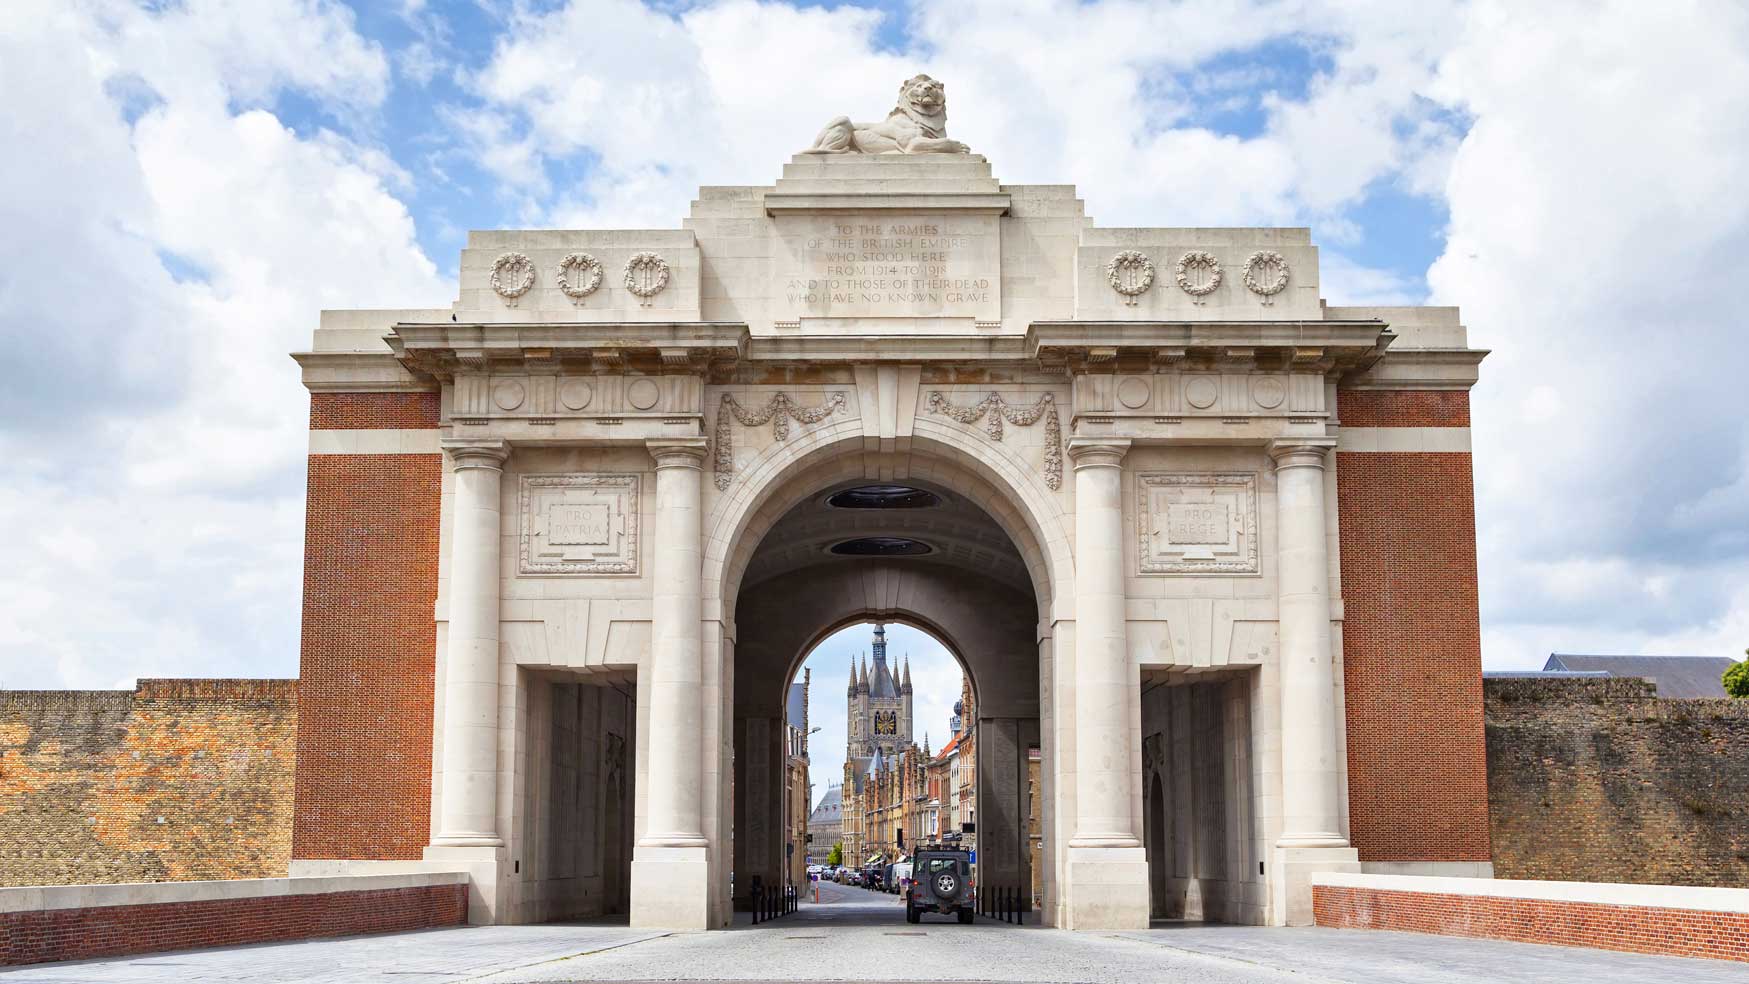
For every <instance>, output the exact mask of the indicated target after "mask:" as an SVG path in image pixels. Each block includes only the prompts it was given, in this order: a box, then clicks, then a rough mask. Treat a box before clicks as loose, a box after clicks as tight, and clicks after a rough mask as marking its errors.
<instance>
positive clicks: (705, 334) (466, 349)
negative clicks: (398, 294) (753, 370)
mask: <svg viewBox="0 0 1749 984" xmlns="http://www.w3.org/2000/svg"><path fill="white" fill-rule="evenodd" d="M747 340H748V331H747V326H746V325H745V324H742V323H739V322H698V321H693V322H597V323H589V324H579V323H575V322H564V323H537V324H528V323H519V322H512V323H488V322H473V323H469V322H460V323H456V322H438V323H435V324H429V323H409V322H403V323H400V324H397V325H395V327H394V328H393V329H392V330H391V332H390V334H389V335H388V339H387V341H388V344H389V348H390V349H392V350H393V351H394V358H395V359H396V360H398V361H399V362H400V364H401V365H402V366H404V367H406V370H407V371H408V372H410V373H412V374H414V375H415V376H426V377H430V378H434V379H439V380H444V379H449V378H451V377H453V376H454V375H455V373H456V372H458V371H461V372H466V371H474V370H481V369H487V368H500V367H502V368H512V369H514V368H523V367H529V366H537V367H544V368H549V369H550V368H557V367H564V368H567V369H571V370H580V369H583V368H586V367H588V366H590V365H592V364H593V365H600V366H605V367H608V368H611V369H614V370H620V369H626V368H634V369H639V370H643V371H648V372H657V373H663V372H669V373H672V372H682V373H685V372H694V373H696V372H705V371H708V370H709V369H710V368H712V367H713V366H725V365H732V364H733V363H735V362H737V361H739V360H740V358H741V357H742V355H743V354H744V353H745V351H746V348H747Z"/></svg>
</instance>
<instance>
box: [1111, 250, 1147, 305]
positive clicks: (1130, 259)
mask: <svg viewBox="0 0 1749 984" xmlns="http://www.w3.org/2000/svg"><path fill="white" fill-rule="evenodd" d="M1105 282H1106V283H1108V284H1110V285H1111V289H1112V290H1115V291H1117V292H1118V293H1119V294H1122V295H1123V298H1124V303H1125V304H1129V305H1132V306H1133V305H1134V304H1135V303H1136V298H1137V297H1139V296H1140V295H1142V294H1145V293H1147V291H1148V288H1149V287H1152V286H1154V261H1153V260H1150V259H1148V254H1146V253H1144V252H1142V251H1140V250H1134V249H1126V250H1124V251H1123V252H1121V253H1119V254H1117V255H1116V256H1113V257H1112V258H1111V262H1109V263H1107V264H1106V265H1105Z"/></svg>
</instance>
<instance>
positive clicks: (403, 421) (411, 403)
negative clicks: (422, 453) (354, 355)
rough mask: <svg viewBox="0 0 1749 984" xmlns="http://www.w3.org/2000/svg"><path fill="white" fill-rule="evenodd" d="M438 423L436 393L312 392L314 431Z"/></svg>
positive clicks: (429, 426) (421, 426) (417, 426)
mask: <svg viewBox="0 0 1749 984" xmlns="http://www.w3.org/2000/svg"><path fill="white" fill-rule="evenodd" d="M437 426H438V396H437V394H436V393H311V394H310V429H311V430H420V429H435V428H436V427H437Z"/></svg>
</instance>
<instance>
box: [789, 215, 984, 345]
mask: <svg viewBox="0 0 1749 984" xmlns="http://www.w3.org/2000/svg"><path fill="white" fill-rule="evenodd" d="M997 223H998V220H997V218H996V216H994V215H943V214H927V213H917V214H905V213H901V214H895V215H881V214H877V213H867V214H857V215H785V216H782V217H780V218H779V219H778V220H777V222H776V230H777V241H776V250H777V256H776V259H777V268H778V271H779V275H780V277H781V280H780V282H779V283H778V284H777V285H776V287H777V297H776V301H777V304H776V307H777V320H778V321H794V320H797V319H800V318H967V319H971V320H974V321H999V320H1001V318H1002V304H1001V301H1000V299H999V297H998V294H999V293H1000V291H999V288H1000V285H1001V280H1002V267H1001V243H1000V233H999V229H998V224H997Z"/></svg>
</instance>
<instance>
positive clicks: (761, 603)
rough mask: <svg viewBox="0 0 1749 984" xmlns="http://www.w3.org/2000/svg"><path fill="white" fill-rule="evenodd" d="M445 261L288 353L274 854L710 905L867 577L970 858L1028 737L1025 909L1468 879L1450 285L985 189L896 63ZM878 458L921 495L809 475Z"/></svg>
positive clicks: (1049, 196)
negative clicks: (432, 275)
mask: <svg viewBox="0 0 1749 984" xmlns="http://www.w3.org/2000/svg"><path fill="white" fill-rule="evenodd" d="M459 271H460V294H459V297H458V299H457V300H456V301H455V303H454V304H452V305H451V306H450V307H448V308H444V309H440V310H395V311H341V312H325V313H324V314H323V316H322V322H321V326H320V327H319V328H318V329H317V331H316V333H315V337H314V344H313V345H312V347H311V349H310V351H307V352H301V353H297V354H296V356H295V358H296V359H297V361H298V362H299V364H300V366H301V367H302V370H303V376H304V381H305V384H306V386H307V387H308V388H309V390H310V392H311V415H310V425H311V431H310V457H309V498H308V522H307V543H306V558H305V593H304V632H303V642H302V681H301V683H300V724H299V727H300V732H299V761H298V782H297V809H296V820H295V827H294V844H293V856H294V858H295V860H294V863H293V869H294V873H298V872H304V873H314V872H322V871H343V870H395V869H420V868H443V869H458V870H465V871H467V872H469V873H470V875H471V876H472V877H471V881H472V885H473V896H472V906H471V909H470V913H471V918H473V919H475V920H476V921H484V922H529V921H540V920H547V919H556V918H566V917H575V916H585V915H599V914H608V913H615V912H620V913H626V914H627V916H628V917H629V919H630V920H631V921H632V922H633V923H634V924H635V925H641V926H661V927H674V928H691V929H701V928H714V927H720V926H724V925H726V924H727V923H728V921H729V920H730V919H731V918H732V909H733V906H732V900H731V898H730V885H731V876H733V878H734V883H735V884H737V885H739V886H742V887H744V886H745V885H747V884H748V881H749V880H750V878H751V877H753V876H755V875H760V874H762V873H764V872H767V871H775V866H776V865H777V864H778V863H779V858H778V856H777V852H780V851H781V845H780V844H779V843H778V840H777V838H778V837H779V836H780V834H779V833H778V832H779V831H780V830H781V826H782V824H781V814H780V813H779V812H777V811H779V810H781V804H780V797H779V796H778V795H777V788H778V786H779V783H778V782H776V781H774V776H776V775H778V774H780V769H781V761H780V759H778V758H777V757H776V756H778V755H780V745H779V742H780V740H781V739H780V735H781V728H780V727H779V726H778V725H779V724H780V722H781V703H780V694H781V691H782V687H783V685H784V683H785V681H786V680H787V679H788V676H789V674H790V673H791V672H793V670H794V668H795V667H796V666H797V665H798V664H799V662H800V660H801V659H802V658H803V657H804V656H805V655H806V652H807V649H808V648H809V647H810V646H811V645H812V644H813V643H814V642H816V641H817V640H819V639H820V638H822V637H823V636H824V635H825V634H826V633H827V632H829V631H831V630H833V629H834V628H837V627H840V626H842V625H845V624H848V623H850V622H853V621H858V620H863V619H883V620H894V621H908V622H910V623H912V624H915V625H918V626H920V627H923V628H926V629H928V630H929V631H930V632H932V633H934V634H936V635H937V636H939V637H940V638H941V639H942V640H944V641H945V642H946V643H947V644H948V646H949V647H950V648H951V649H952V650H953V651H954V653H955V655H956V656H957V657H958V658H959V659H960V660H961V662H962V663H963V664H964V665H965V666H966V668H967V670H968V672H969V673H970V674H971V675H972V677H973V679H974V680H975V681H976V685H977V687H978V696H979V699H978V705H979V717H980V721H979V727H980V738H979V747H980V776H979V781H980V787H981V793H980V799H981V801H982V803H983V804H984V805H983V806H981V816H980V827H981V829H980V844H981V849H982V850H983V852H984V856H983V857H981V858H980V864H981V865H984V866H986V871H987V872H989V873H992V874H999V875H1001V876H1003V877H1006V876H1007V875H1009V874H1011V873H1012V874H1014V875H1015V876H1017V877H1018V876H1019V875H1020V874H1021V873H1022V872H1023V871H1024V867H1025V865H1027V864H1028V863H1029V861H1028V858H1027V852H1026V851H1025V850H1023V849H1022V845H1021V844H1020V840H1019V839H1020V834H1019V831H1020V830H1021V826H1020V825H1019V823H1018V813H1014V814H1013V815H1012V816H1010V815H1009V811H1017V810H1019V809H1020V808H1021V807H1020V806H1019V797H1020V796H1021V795H1022V790H1023V789H1024V786H1025V782H1024V778H1023V777H1024V769H1025V751H1026V749H1027V748H1028V747H1030V746H1032V745H1036V746H1038V747H1039V748H1040V749H1041V750H1042V759H1043V767H1042V786H1043V790H1042V794H1043V795H1042V802H1043V807H1042V812H1043V821H1044V822H1043V828H1044V853H1043V857H1044V860H1043V862H1042V864H1043V866H1044V870H1043V871H1042V872H1041V875H1042V878H1041V881H1042V883H1043V885H1044V887H1045V891H1044V895H1045V899H1044V912H1043V917H1044V919H1045V920H1046V921H1047V922H1049V923H1050V924H1052V925H1055V926H1060V927H1065V928H1072V929H1106V928H1134V927H1141V926H1145V925H1146V924H1147V921H1148V919H1149V918H1150V915H1151V914H1155V915H1186V916H1193V917H1195V916H1200V917H1204V918H1211V919H1226V920H1233V921H1241V922H1252V923H1259V924H1294V923H1304V922H1307V921H1309V917H1310V888H1309V881H1308V879H1309V877H1310V875H1311V874H1312V873H1313V872H1316V871H1320V870H1360V869H1363V868H1366V869H1369V870H1392V871H1405V870H1407V871H1422V872H1436V873H1447V874H1452V873H1465V874H1482V873H1486V872H1487V870H1488V842H1487V800H1486V786H1485V777H1484V771H1483V770H1484V766H1483V749H1482V725H1481V696H1480V683H1479V637H1478V627H1477V617H1476V599H1475V560H1474V557H1475V536H1474V528H1473V519H1472V516H1473V506H1472V501H1471V487H1470V457H1469V445H1468V411H1469V405H1468V390H1469V387H1470V386H1471V385H1472V384H1473V383H1474V381H1475V379H1476V373H1477V366H1478V365H1479V363H1480V361H1481V357H1482V355H1483V353H1481V352H1478V351H1475V350H1472V349H1470V348H1468V347H1467V345H1466V343H1465V337H1464V329H1463V328H1462V326H1461V325H1460V323H1459V321H1458V318H1457V313H1456V311H1455V310H1454V309H1449V308H1340V307H1331V306H1327V305H1326V304H1325V303H1324V302H1323V301H1322V300H1321V298H1320V296H1319V279H1318V252H1317V248H1316V247H1315V246H1314V245H1313V244H1312V242H1311V238H1310V235H1309V232H1308V231H1307V230H1305V229H1292V228H1288V229H1280V228H1270V229H1204V228H1196V229H1181V228H1128V227H1119V228H1102V227H1100V226H1098V225H1096V224H1095V223H1094V222H1093V221H1092V220H1091V219H1090V218H1088V217H1087V216H1086V215H1085V214H1084V213H1083V209H1082V204H1081V202H1080V200H1079V199H1077V198H1076V197H1075V190H1074V189H1073V188H1072V187H1069V186H1064V185H1019V186H1017V185H1004V184H1002V183H1000V182H999V181H998V180H997V179H996V178H995V177H994V176H993V174H992V170H991V166H990V164H989V163H988V162H987V161H985V160H984V158H982V157H980V156H977V155H975V154H972V153H970V152H969V151H968V150H967V149H966V148H965V146H964V145H963V144H960V143H958V142H957V141H955V140H952V139H949V138H948V137H947V135H946V97H945V89H944V88H943V87H942V86H941V85H940V83H937V82H935V80H933V79H929V78H928V77H926V76H919V77H917V78H913V79H911V80H907V81H906V82H905V83H904V84H903V86H902V87H901V92H900V97H899V104H898V106H896V107H895V108H894V109H893V111H892V113H890V114H888V116H887V117H886V119H885V120H883V121H882V122H879V123H874V124H862V123H853V122H851V121H850V120H849V119H848V118H840V119H837V120H833V121H831V122H829V123H828V125H827V126H826V128H825V130H824V131H822V132H821V133H820V135H819V137H818V138H817V139H816V141H815V144H814V146H813V147H811V148H809V150H808V151H806V152H804V153H802V154H798V155H796V156H795V157H794V158H792V159H791V161H790V163H789V164H787V165H785V166H784V168H783V173H782V175H781V176H780V177H779V178H778V179H777V181H776V182H775V184H773V185H766V186H754V187H705V188H702V189H700V192H699V197H698V200H696V201H695V202H693V204H692V208H691V214H690V216H688V217H687V218H685V219H684V220H683V222H682V224H681V227H680V228H678V229H667V230H577V231H568V230H520V231H486V232H474V233H472V234H470V237H469V241H468V245H467V248H466V249H464V250H463V252H462V256H461V263H460V267H459ZM869 486H889V487H892V486H896V487H900V488H905V489H912V490H916V491H918V492H921V493H928V495H929V496H930V497H931V498H932V499H933V500H934V502H935V504H934V505H933V506H931V507H928V508H920V509H915V510H896V509H895V510H885V509H857V508H845V507H842V506H839V505H834V504H833V498H834V496H837V495H838V494H839V493H843V492H845V491H847V490H854V489H859V488H866V487H869ZM857 543H863V544H865V545H864V546H848V545H852V544H857ZM895 543H902V544H908V545H909V546H904V547H903V548H898V547H894V546H893V544H895ZM867 544H873V546H867ZM986 750H988V754H987V755H986V754H985V751H986ZM986 758H987V759H988V762H987V763H986V762H985V759H986ZM1017 777H1021V778H1017ZM986 797H988V799H986ZM1005 825H1006V826H1005ZM1010 841H1012V842H1013V845H1014V850H1013V851H1009V850H1007V848H1006V847H1005V846H1004V845H1005V844H1007V843H1009V842H1010ZM768 880H769V878H768Z"/></svg>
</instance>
